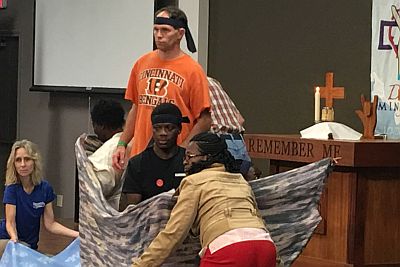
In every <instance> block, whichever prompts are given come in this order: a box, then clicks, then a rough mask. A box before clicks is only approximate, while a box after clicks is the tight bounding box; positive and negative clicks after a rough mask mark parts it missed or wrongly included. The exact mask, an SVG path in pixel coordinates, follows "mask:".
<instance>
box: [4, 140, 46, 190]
mask: <svg viewBox="0 0 400 267" xmlns="http://www.w3.org/2000/svg"><path fill="white" fill-rule="evenodd" d="M19 148H24V149H25V150H26V153H27V154H28V155H29V157H31V158H32V160H33V171H32V174H31V176H30V178H31V180H32V183H33V185H38V184H40V183H41V181H42V157H41V155H40V153H39V149H38V147H37V145H36V144H35V143H32V142H31V141H29V140H26V139H24V140H21V141H16V142H15V143H14V144H13V146H12V148H11V152H10V156H9V157H8V160H7V170H6V185H10V184H19V183H21V181H20V179H19V176H18V173H17V170H16V169H15V153H16V151H17V149H19Z"/></svg>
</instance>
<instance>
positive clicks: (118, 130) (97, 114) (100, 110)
mask: <svg viewBox="0 0 400 267" xmlns="http://www.w3.org/2000/svg"><path fill="white" fill-rule="evenodd" d="M90 115H91V118H92V124H93V130H94V133H95V134H96V135H97V137H98V139H99V140H100V141H101V142H104V144H103V145H102V146H101V147H99V148H98V149H97V150H96V151H95V152H94V153H93V154H92V155H90V156H89V157H88V159H89V161H90V162H91V163H92V165H93V169H94V171H95V172H96V174H97V177H98V179H99V182H100V184H101V189H102V191H103V194H104V197H105V198H106V199H107V201H108V203H109V204H110V205H111V206H112V207H113V208H114V209H116V210H118V208H119V200H120V198H121V189H122V184H123V181H122V180H121V176H122V172H121V171H119V170H115V169H114V168H113V167H112V154H113V153H114V151H115V149H116V147H117V144H118V141H119V138H120V136H121V134H122V131H123V126H124V123H125V119H124V116H125V111H124V109H123V108H122V106H121V104H120V103H118V102H116V101H114V100H104V99H101V100H99V101H98V102H97V103H96V104H95V105H94V107H93V109H92V110H91V112H90Z"/></svg>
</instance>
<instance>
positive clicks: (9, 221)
mask: <svg viewBox="0 0 400 267" xmlns="http://www.w3.org/2000/svg"><path fill="white" fill-rule="evenodd" d="M16 212H17V208H16V206H15V205H11V204H6V230H7V233H8V235H9V236H10V240H11V241H14V242H17V241H18V233H17V226H16V223H15V214H16Z"/></svg>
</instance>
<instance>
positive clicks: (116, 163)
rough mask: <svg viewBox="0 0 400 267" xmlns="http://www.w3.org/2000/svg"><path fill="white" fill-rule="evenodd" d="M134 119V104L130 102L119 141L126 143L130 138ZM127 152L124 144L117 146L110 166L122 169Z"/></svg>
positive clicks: (133, 128) (133, 129)
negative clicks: (130, 105)
mask: <svg viewBox="0 0 400 267" xmlns="http://www.w3.org/2000/svg"><path fill="white" fill-rule="evenodd" d="M135 121H136V106H135V104H132V107H131V110H130V111H129V113H128V116H127V117H126V123H125V127H124V131H123V133H122V135H121V137H120V138H119V141H122V142H124V143H125V144H128V143H129V142H130V141H131V140H132V137H133V132H134V131H135ZM127 153H128V151H127V149H126V146H122V145H121V146H120V145H119V146H117V149H116V150H115V152H114V154H113V155H112V166H113V168H114V169H116V170H122V169H123V168H124V166H125V158H126V157H127V156H128V155H127Z"/></svg>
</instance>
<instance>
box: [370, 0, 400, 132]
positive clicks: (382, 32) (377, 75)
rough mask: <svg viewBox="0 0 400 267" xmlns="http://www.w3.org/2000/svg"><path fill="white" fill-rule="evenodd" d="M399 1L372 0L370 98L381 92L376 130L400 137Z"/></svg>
mask: <svg viewBox="0 0 400 267" xmlns="http://www.w3.org/2000/svg"><path fill="white" fill-rule="evenodd" d="M399 10H400V1H399V0H373V2H372V47H371V99H372V98H373V96H374V95H377V96H378V107H377V125H376V130H375V133H376V134H384V135H386V136H387V138H388V139H400V61H399V50H398V49H399V40H400V15H399Z"/></svg>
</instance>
